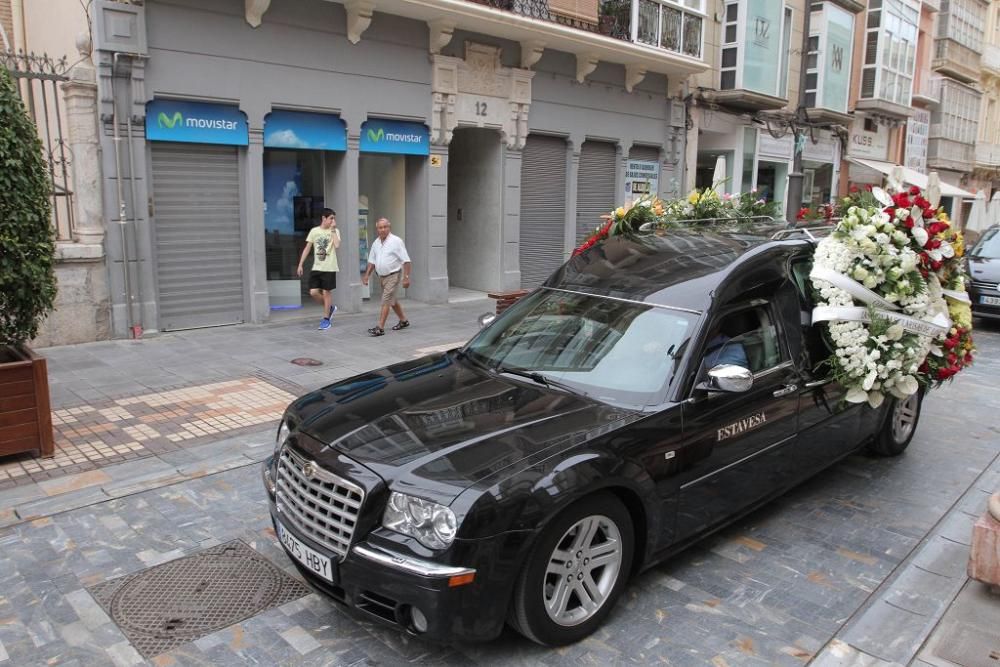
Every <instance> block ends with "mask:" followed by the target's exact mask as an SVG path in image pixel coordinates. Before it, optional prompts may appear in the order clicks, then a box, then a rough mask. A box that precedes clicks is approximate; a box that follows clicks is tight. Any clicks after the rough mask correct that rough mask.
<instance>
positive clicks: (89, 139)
mask: <svg viewBox="0 0 1000 667" xmlns="http://www.w3.org/2000/svg"><path fill="white" fill-rule="evenodd" d="M76 46H77V49H78V50H79V51H80V55H81V56H82V60H81V61H80V62H79V63H77V64H76V65H74V66H73V68H72V69H71V70H70V71H69V80H68V81H66V82H64V83H63V84H62V93H63V99H64V100H65V101H66V124H67V133H68V143H69V147H70V151H71V153H72V157H71V167H72V173H73V197H74V201H75V207H74V208H75V210H74V214H75V221H74V229H73V238H74V240H75V241H77V243H81V244H86V245H93V246H97V247H98V248H102V246H103V243H104V232H105V226H104V203H103V201H102V197H101V187H102V181H101V148H100V143H99V140H98V134H97V72H96V70H95V68H94V62H93V60H91V57H90V48H91V44H90V37H89V36H88V35H86V34H83V33H81V34H80V36H79V37H77V40H76ZM98 255H103V249H102V250H101V251H100V252H99V253H98Z"/></svg>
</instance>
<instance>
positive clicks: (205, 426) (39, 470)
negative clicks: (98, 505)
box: [0, 378, 295, 489]
mask: <svg viewBox="0 0 1000 667" xmlns="http://www.w3.org/2000/svg"><path fill="white" fill-rule="evenodd" d="M294 398H295V396H294V395H293V394H291V393H289V392H287V391H284V390H283V389H279V388H278V387H275V386H273V385H271V384H269V383H267V382H265V381H264V380H261V379H259V378H239V379H235V380H229V381H225V382H214V383H209V384H203V385H192V386H190V387H185V388H183V389H175V390H172V391H164V392H152V393H145V394H140V395H138V396H132V397H129V398H120V399H114V400H112V399H108V400H105V401H96V402H94V403H91V404H89V405H79V406H76V407H71V408H60V409H57V410H53V412H52V425H53V429H54V431H55V434H54V437H55V445H56V455H55V456H54V457H53V458H51V459H36V458H33V457H30V456H21V457H16V458H15V457H11V458H10V459H7V460H4V462H3V463H0V489H4V488H9V487H11V486H16V485H18V484H25V483H29V482H39V481H42V480H46V479H51V478H54V477H59V476H63V475H69V474H73V473H79V472H85V471H88V470H95V469H97V468H99V467H101V466H106V465H111V464H114V463H120V462H122V461H127V460H130V459H138V458H143V457H148V456H155V455H157V454H162V453H164V452H169V451H174V450H177V449H182V448H184V447H187V446H190V445H193V444H199V445H200V444H204V443H205V442H208V441H211V440H214V439H218V438H220V437H223V436H227V437H228V436H233V435H239V434H240V433H246V432H249V431H251V430H253V429H256V428H259V427H261V426H263V425H265V424H273V423H275V422H276V421H277V419H278V418H279V417H280V416H281V413H282V411H283V410H284V409H285V407H286V406H287V405H288V403H289V402H290V401H291V400H292V399H294Z"/></svg>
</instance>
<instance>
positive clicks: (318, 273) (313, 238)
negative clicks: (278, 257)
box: [298, 208, 340, 331]
mask: <svg viewBox="0 0 1000 667" xmlns="http://www.w3.org/2000/svg"><path fill="white" fill-rule="evenodd" d="M339 247H340V230H338V229H337V214H336V213H334V212H333V211H332V210H331V209H328V208H324V209H323V213H322V217H320V221H319V225H318V226H317V227H313V228H312V229H310V230H309V236H307V237H306V247H305V248H303V249H302V256H301V257H300V258H299V268H298V275H299V277H300V278H301V277H302V271H303V269H302V265H303V264H305V261H306V257H308V256H309V251H310V250H312V249H313V248H315V251H316V252H315V256H314V257H313V266H312V272H311V273H310V274H309V296H311V297H312V298H313V299H315V300H316V301H317V302H318V303H322V304H323V319H322V320H320V323H319V330H320V331H326V330H327V329H329V328H330V318H331V317H333V314H334V313H335V312H337V307H336V306H335V305H333V290H334V289H336V287H337V271H338V270H339V267H338V266H337V248H339Z"/></svg>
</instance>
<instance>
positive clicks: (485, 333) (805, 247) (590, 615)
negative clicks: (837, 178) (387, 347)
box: [263, 231, 920, 645]
mask: <svg viewBox="0 0 1000 667" xmlns="http://www.w3.org/2000/svg"><path fill="white" fill-rule="evenodd" d="M793 236H794V235H793ZM812 252H813V246H812V244H811V243H810V241H809V240H808V239H805V238H781V239H779V240H772V238H771V237H770V236H766V235H760V236H757V235H753V234H740V233H735V232H733V233H723V232H714V233H709V232H694V231H670V232H669V233H667V234H665V235H663V236H658V235H655V234H648V235H644V236H638V237H633V238H625V237H612V238H611V239H610V240H608V241H605V242H603V243H599V244H597V245H596V246H595V247H593V248H591V249H589V250H588V251H586V252H584V253H583V254H581V255H579V256H576V257H573V258H572V259H571V260H570V261H569V262H567V263H566V264H565V265H564V266H563V267H562V268H561V269H559V271H557V272H556V273H555V274H554V275H552V277H551V278H549V280H548V281H547V282H546V283H545V284H544V285H543V286H542V287H541V288H539V289H537V290H535V291H533V292H531V293H530V294H528V295H527V296H525V297H524V298H523V299H521V300H520V301H519V302H517V303H516V304H515V305H514V306H513V307H511V308H510V309H509V310H508V311H506V312H505V313H504V314H503V315H502V316H500V317H499V318H497V319H496V320H495V321H493V322H492V323H491V324H489V325H488V326H486V327H485V328H484V329H483V330H482V331H480V333H479V334H478V335H476V336H475V337H474V338H473V339H472V340H471V341H469V343H468V344H467V345H465V346H464V347H462V348H460V349H454V350H450V351H448V352H445V353H443V354H435V355H431V356H427V357H424V358H421V359H417V360H414V361H410V362H406V363H400V364H395V365H392V366H388V367H386V368H382V369H379V370H375V371H372V372H370V373H365V374H362V375H358V376H356V377H352V378H350V379H347V380H344V381H342V382H339V383H337V384H333V385H330V386H328V387H325V388H323V389H320V390H318V391H315V392H312V393H310V394H307V395H305V396H303V397H302V398H299V399H298V400H296V401H295V402H294V403H292V404H291V405H290V406H289V408H288V410H287V412H286V414H285V416H284V418H283V420H282V422H281V427H280V430H279V432H278V437H277V443H276V449H275V453H274V456H273V457H272V458H271V459H269V460H268V461H267V462H266V465H265V467H264V471H263V475H264V483H265V485H266V487H267V490H268V493H269V494H270V498H271V514H272V516H273V518H274V523H275V529H276V531H277V533H278V536H279V538H280V540H281V542H282V544H283V545H284V547H285V548H286V550H287V551H288V553H289V554H291V556H292V558H293V559H294V560H295V562H296V564H297V565H298V567H299V569H300V570H301V571H302V572H303V574H304V575H305V576H306V578H307V579H308V580H309V581H310V582H311V583H312V584H313V585H314V586H316V587H317V588H318V589H320V590H322V591H324V592H326V593H327V594H329V595H330V596H332V597H333V598H334V599H336V600H339V601H340V602H342V603H345V604H347V605H348V606H350V607H352V608H353V609H355V610H357V611H358V612H360V613H362V614H364V615H366V616H367V617H369V618H373V619H378V620H380V621H383V622H387V623H390V624H393V625H396V626H398V627H399V628H400V629H402V630H404V631H407V632H411V633H415V634H419V635H423V636H426V637H428V638H432V639H438V640H444V641H448V640H488V639H491V638H494V637H496V636H497V635H499V633H500V632H501V630H502V628H503V624H504V623H505V622H507V623H510V624H511V625H512V626H513V627H514V628H516V629H517V630H518V631H520V632H521V633H523V634H524V635H526V636H528V637H530V638H531V639H533V640H535V641H537V642H540V643H543V644H548V645H560V644H566V643H569V642H574V641H576V640H578V639H581V638H582V637H585V636H586V635H588V634H589V633H591V632H593V631H594V629H595V628H597V627H598V626H599V625H600V624H601V623H602V621H603V620H604V619H605V617H606V616H607V615H608V613H609V612H610V611H611V609H612V607H613V606H614V604H615V601H616V600H617V599H618V597H619V596H620V595H621V593H622V590H623V589H624V587H625V586H626V582H627V581H628V579H629V577H630V576H631V575H634V574H635V573H637V572H639V571H641V570H642V569H644V568H647V567H650V566H651V565H654V564H655V563H657V562H659V561H662V560H663V559H665V558H667V557H668V556H670V555H671V554H673V553H675V552H677V551H678V550H680V549H683V548H684V547H685V546H687V545H689V544H691V543H692V542H693V541H695V540H697V539H698V538H701V537H703V536H705V535H706V534H707V533H710V532H712V531H714V530H717V529H719V528H720V527H722V526H724V525H726V524H727V523H729V522H731V521H733V520H734V519H736V518H738V517H740V516H741V515H743V514H746V513H747V512H749V511H751V510H752V509H754V508H755V507H758V506H760V505H761V504H762V503H765V502H767V501H768V500H770V499H772V498H774V497H775V496H778V495H779V494H781V493H784V492H785V491H787V490H788V489H790V488H791V487H793V486H795V485H796V484H799V483H800V482H802V481H803V480H805V479H807V478H808V477H810V476H811V475H815V474H816V473H817V472H819V471H821V470H822V469H824V468H825V467H827V466H829V465H830V464H832V463H834V462H835V461H837V460H838V459H840V458H842V457H844V456H847V455H848V454H850V453H852V452H854V451H855V450H857V449H859V448H860V447H863V446H865V445H867V446H868V447H869V449H871V450H872V451H873V452H874V453H876V454H881V455H894V454H899V453H900V452H902V451H903V450H904V449H905V448H906V446H907V445H908V444H909V441H910V439H911V438H912V436H913V432H914V429H915V428H916V425H917V419H918V417H919V411H920V395H919V394H917V395H914V396H912V397H911V398H910V399H908V400H906V401H886V402H885V404H883V406H882V407H881V408H879V409H877V410H876V409H872V408H870V407H868V406H867V405H852V404H848V403H846V402H845V401H844V394H845V390H844V389H843V388H842V387H840V386H839V385H837V384H836V383H831V382H828V381H827V379H826V377H825V375H824V374H823V373H822V372H821V371H817V368H818V366H819V364H820V362H822V361H823V360H824V359H825V358H826V357H827V356H828V355H829V354H830V351H829V349H828V348H827V346H826V344H825V341H824V339H823V337H822V335H821V331H820V329H819V328H818V327H816V328H814V327H812V326H810V313H811V309H812V305H811V303H810V290H809V287H808V273H809V268H810V258H811V256H812Z"/></svg>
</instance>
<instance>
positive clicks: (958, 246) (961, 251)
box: [951, 232, 965, 257]
mask: <svg viewBox="0 0 1000 667" xmlns="http://www.w3.org/2000/svg"><path fill="white" fill-rule="evenodd" d="M951 247H952V248H954V249H955V257H962V256H963V255H965V237H964V236H962V232H955V236H954V238H952V239H951Z"/></svg>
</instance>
